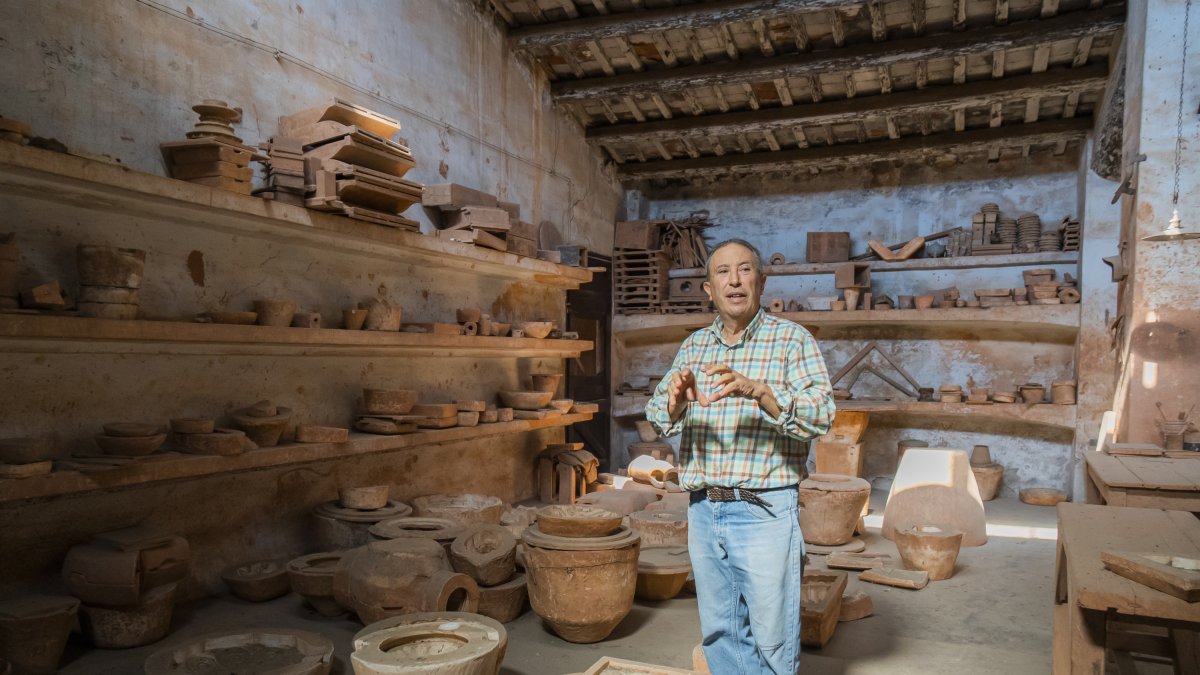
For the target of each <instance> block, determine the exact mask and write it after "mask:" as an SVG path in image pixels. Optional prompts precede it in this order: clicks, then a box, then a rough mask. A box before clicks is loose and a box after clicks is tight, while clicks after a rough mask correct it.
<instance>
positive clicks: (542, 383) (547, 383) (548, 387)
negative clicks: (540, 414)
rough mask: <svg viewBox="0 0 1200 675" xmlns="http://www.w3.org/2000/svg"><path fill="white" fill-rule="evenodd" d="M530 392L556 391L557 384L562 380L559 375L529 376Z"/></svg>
mask: <svg viewBox="0 0 1200 675" xmlns="http://www.w3.org/2000/svg"><path fill="white" fill-rule="evenodd" d="M529 378H530V385H529V390H530V391H558V383H559V382H560V381H561V380H562V378H563V376H562V374H561V373H553V374H549V375H530V376H529Z"/></svg>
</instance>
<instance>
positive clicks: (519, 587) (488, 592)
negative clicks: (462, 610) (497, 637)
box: [475, 574, 529, 623]
mask: <svg viewBox="0 0 1200 675" xmlns="http://www.w3.org/2000/svg"><path fill="white" fill-rule="evenodd" d="M528 600H529V588H528V586H527V585H526V582H525V575H524V574H517V575H514V576H513V578H511V579H509V580H508V581H505V582H504V583H502V584H498V585H496V586H486V587H484V586H481V587H480V588H479V608H478V609H476V610H475V611H476V612H478V613H480V614H482V615H484V616H486V617H489V618H492V619H495V620H497V621H499V622H500V623H508V622H509V621H512V620H513V619H516V618H517V617H518V616H521V615H522V614H524V613H525V603H526V602H527V601H528Z"/></svg>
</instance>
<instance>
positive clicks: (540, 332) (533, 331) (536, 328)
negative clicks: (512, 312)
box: [517, 321, 554, 340]
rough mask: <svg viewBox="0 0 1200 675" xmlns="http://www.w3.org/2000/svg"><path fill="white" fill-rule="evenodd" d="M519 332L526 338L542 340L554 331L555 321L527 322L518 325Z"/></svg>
mask: <svg viewBox="0 0 1200 675" xmlns="http://www.w3.org/2000/svg"><path fill="white" fill-rule="evenodd" d="M517 330H520V331H522V332H524V333H525V337H531V338H535V339H537V340H541V339H543V338H545V337H546V336H547V335H549V334H550V331H552V330H554V322H553V321H526V322H524V323H518V324H517Z"/></svg>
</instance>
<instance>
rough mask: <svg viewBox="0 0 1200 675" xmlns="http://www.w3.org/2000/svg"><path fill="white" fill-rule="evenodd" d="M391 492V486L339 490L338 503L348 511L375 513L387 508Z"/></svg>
mask: <svg viewBox="0 0 1200 675" xmlns="http://www.w3.org/2000/svg"><path fill="white" fill-rule="evenodd" d="M390 491H391V486H390V485H370V486H367V487H345V488H339V489H338V503H340V504H341V505H342V506H344V507H346V508H348V509H359V510H361V511H374V510H375V509H382V508H383V507H385V506H387V503H388V492H390Z"/></svg>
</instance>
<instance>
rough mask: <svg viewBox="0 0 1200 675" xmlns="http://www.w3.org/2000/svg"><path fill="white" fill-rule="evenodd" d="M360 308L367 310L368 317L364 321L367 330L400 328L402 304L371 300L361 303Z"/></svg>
mask: <svg viewBox="0 0 1200 675" xmlns="http://www.w3.org/2000/svg"><path fill="white" fill-rule="evenodd" d="M358 308H359V309H365V310H367V318H366V319H365V320H364V321H363V328H364V329H366V330H385V331H397V330H400V317H401V315H402V314H403V310H402V308H401V307H400V305H394V304H392V303H390V302H388V301H387V300H369V301H367V302H363V303H359V305H358Z"/></svg>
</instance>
